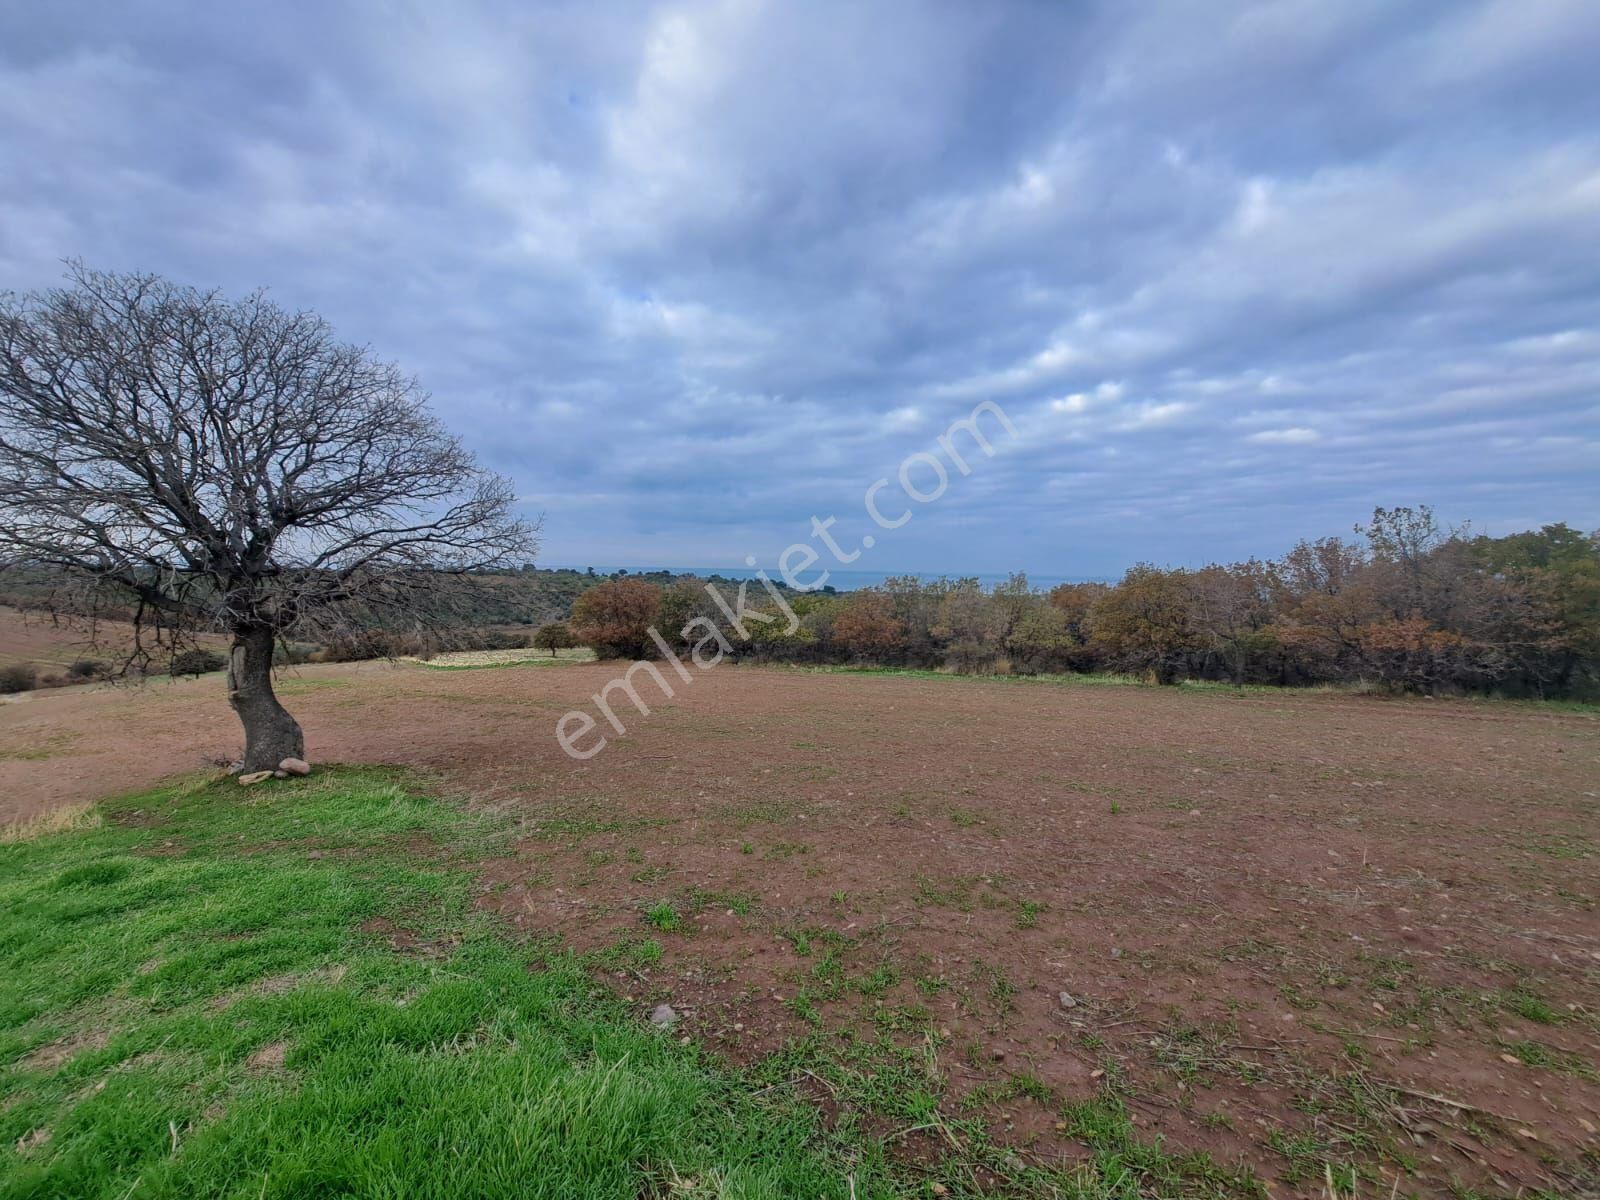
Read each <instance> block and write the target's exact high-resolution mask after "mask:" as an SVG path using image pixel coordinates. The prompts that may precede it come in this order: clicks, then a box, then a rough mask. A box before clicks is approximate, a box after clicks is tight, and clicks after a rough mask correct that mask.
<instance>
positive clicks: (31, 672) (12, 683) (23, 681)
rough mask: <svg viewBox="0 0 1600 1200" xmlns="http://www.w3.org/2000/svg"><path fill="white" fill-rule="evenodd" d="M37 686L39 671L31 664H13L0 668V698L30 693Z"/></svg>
mask: <svg viewBox="0 0 1600 1200" xmlns="http://www.w3.org/2000/svg"><path fill="white" fill-rule="evenodd" d="M38 684H39V669H38V668H37V667H35V666H34V665H33V664H32V663H13V664H11V666H9V667H0V696H5V695H10V694H11V693H13V692H31V691H33V689H34V688H35V687H37V686H38Z"/></svg>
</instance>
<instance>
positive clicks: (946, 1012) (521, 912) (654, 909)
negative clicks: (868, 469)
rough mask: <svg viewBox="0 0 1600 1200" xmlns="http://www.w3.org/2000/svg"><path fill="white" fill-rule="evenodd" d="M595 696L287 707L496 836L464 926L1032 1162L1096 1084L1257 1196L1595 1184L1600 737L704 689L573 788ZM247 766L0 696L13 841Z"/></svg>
mask: <svg viewBox="0 0 1600 1200" xmlns="http://www.w3.org/2000/svg"><path fill="white" fill-rule="evenodd" d="M614 674H615V669H614V668H613V667H611V666H607V665H557V666H544V667H521V668H517V667H511V668H501V669H483V670H441V669H437V668H430V667H425V666H420V665H414V664H401V665H390V664H360V665H341V666H325V667H307V668H300V669H298V670H296V671H295V672H293V673H291V674H289V675H288V676H286V677H285V679H284V681H283V683H282V688H281V690H282V693H283V698H284V701H285V703H286V704H288V705H289V707H290V708H291V709H292V711H294V712H295V713H296V715H297V716H298V717H299V718H300V720H301V722H302V724H303V725H304V726H305V728H306V733H307V743H308V751H309V754H310V756H311V758H312V760H313V762H328V761H352V762H392V763H398V764H403V765H406V766H409V767H412V768H416V769H419V770H422V771H424V772H427V773H429V774H431V775H433V776H434V777H435V778H436V779H437V780H438V781H439V782H440V783H441V784H442V785H443V786H446V787H448V788H450V789H453V790H455V791H457V792H459V793H461V794H464V795H466V796H467V797H468V798H469V800H470V802H471V803H473V804H474V805H478V806H483V807H488V808H492V809H494V810H496V811H499V812H502V813H505V814H508V815H509V816H511V817H512V819H514V820H515V821H516V822H517V825H518V829H519V835H520V836H519V839H518V841H517V844H516V849H515V853H513V854H511V855H510V856H508V857H505V858H503V859H500V860H497V861H492V862H486V863H483V864H481V865H480V867H479V869H480V870H481V873H482V879H483V884H482V886H483V892H482V897H481V903H482V904H483V905H484V906H485V907H488V908H491V909H493V910H495V911H497V912H501V913H504V914H505V915H506V917H507V918H508V919H509V920H510V921H511V922H512V923H514V925H515V926H516V927H517V928H518V929H520V930H522V931H523V932H524V933H525V934H526V935H528V936H529V937H532V938H543V939H551V940H553V941H554V940H559V941H560V942H562V943H564V944H566V945H569V946H572V947H574V948H576V949H578V950H582V951H603V952H608V954H609V957H608V958H607V959H606V961H607V962H609V963H610V964H611V966H610V967H609V968H608V969H609V970H611V971H612V973H614V975H615V983H616V985H617V986H618V987H620V988H622V989H623V990H624V991H625V992H626V993H628V994H630V995H632V996H633V997H634V998H635V999H636V1000H637V1001H638V1003H639V1006H640V1011H641V1014H645V1013H648V1012H649V1011H650V1009H651V1007H653V1006H654V1005H655V1004H657V1003H660V1002H662V1001H665V1002H668V1003H670V1004H672V1005H673V1006H674V1007H675V1008H676V1009H677V1010H679V1011H680V1012H682V1013H683V1014H684V1018H685V1019H684V1028H685V1030H686V1031H687V1032H690V1033H692V1034H694V1035H695V1036H698V1037H700V1038H702V1039H704V1040H705V1041H706V1042H707V1043H708V1044H710V1045H712V1046H714V1047H716V1048H717V1049H719V1050H720V1051H722V1052H723V1053H725V1054H727V1055H729V1056H730V1057H732V1058H734V1059H737V1060H740V1061H754V1060H757V1059H759V1058H761V1057H762V1056H764V1055H766V1054H768V1053H770V1052H772V1051H774V1050H777V1049H778V1048H780V1047H781V1046H783V1045H785V1044H786V1043H787V1042H788V1041H789V1040H790V1039H794V1038H800V1037H814V1038H820V1039H821V1043H822V1044H823V1045H825V1046H827V1047H831V1048H832V1049H833V1051H834V1052H838V1053H849V1052H850V1048H851V1047H852V1046H862V1045H865V1044H869V1043H879V1044H882V1043H889V1044H892V1045H894V1046H898V1047H900V1048H902V1049H903V1050H904V1051H905V1052H906V1053H907V1054H908V1055H920V1056H921V1057H922V1059H923V1060H925V1061H926V1063H927V1066H928V1069H929V1071H930V1072H931V1075H932V1076H933V1077H937V1078H940V1079H942V1080H944V1081H946V1084H947V1087H948V1091H947V1094H946V1104H947V1105H950V1106H953V1107H955V1108H961V1107H962V1106H963V1105H964V1106H965V1110H966V1111H968V1112H970V1113H976V1114H979V1115H981V1116H982V1117H983V1118H984V1119H985V1120H986V1121H987V1122H988V1123H989V1124H990V1126H991V1128H992V1129H994V1130H995V1131H996V1132H997V1133H998V1134H999V1135H1000V1136H1002V1137H1003V1138H1005V1139H1007V1140H1008V1141H1010V1142H1011V1143H1012V1144H1014V1145H1015V1146H1016V1147H1017V1149H1018V1151H1019V1153H1022V1154H1025V1155H1034V1156H1038V1157H1040V1158H1054V1157H1058V1156H1068V1157H1074V1156H1079V1155H1081V1154H1082V1153H1084V1148H1083V1147H1081V1146H1079V1145H1077V1144H1075V1143H1074V1142H1073V1141H1072V1140H1071V1139H1070V1138H1068V1137H1066V1136H1065V1134H1064V1132H1063V1129H1062V1127H1061V1126H1060V1125H1059V1119H1060V1117H1059V1109H1060V1105H1061V1104H1062V1103H1063V1102H1073V1101H1078V1100H1083V1099H1085V1098H1087V1097H1090V1096H1092V1095H1094V1094H1096V1093H1097V1092H1098V1091H1100V1090H1101V1089H1103V1088H1105V1087H1106V1086H1107V1085H1108V1084H1110V1085H1113V1086H1115V1087H1116V1088H1117V1089H1118V1090H1119V1091H1120V1092H1121V1094H1123V1095H1124V1096H1126V1097H1127V1100H1128V1104H1129V1108H1130V1110H1131V1111H1132V1113H1133V1114H1134V1116H1135V1121H1136V1126H1137V1127H1138V1128H1140V1129H1142V1130H1144V1131H1145V1133H1146V1135H1147V1136H1151V1137H1154V1136H1156V1135H1160V1136H1161V1137H1163V1138H1164V1139H1165V1143H1166V1145H1167V1147H1168V1149H1170V1150H1177V1149H1200V1150H1206V1151H1208V1152H1210V1153H1211V1154H1212V1155H1213V1156H1214V1157H1215V1158H1217V1159H1218V1160H1219V1161H1220V1162H1223V1163H1233V1162H1243V1163H1246V1164H1248V1165H1250V1166H1251V1167H1253V1169H1254V1170H1256V1171H1257V1172H1258V1173H1259V1174H1260V1175H1261V1176H1262V1177H1263V1178H1264V1179H1266V1180H1269V1181H1271V1182H1272V1184H1273V1192H1274V1194H1276V1195H1301V1194H1311V1193H1313V1192H1315V1191H1317V1190H1318V1189H1319V1188H1320V1181H1321V1171H1322V1168H1321V1165H1320V1164H1321V1163H1322V1162H1323V1161H1324V1160H1327V1161H1332V1162H1353V1163H1358V1164H1360V1165H1361V1166H1362V1167H1363V1169H1364V1170H1365V1171H1366V1172H1367V1177H1368V1179H1371V1180H1381V1181H1382V1183H1381V1186H1373V1185H1371V1184H1369V1185H1366V1186H1364V1187H1363V1188H1362V1194H1367V1193H1368V1191H1372V1192H1374V1193H1376V1194H1380V1195H1387V1194H1388V1193H1389V1181H1390V1180H1392V1179H1393V1178H1395V1176H1396V1174H1397V1173H1398V1172H1402V1171H1403V1172H1405V1175H1404V1179H1405V1182H1403V1183H1402V1184H1401V1186H1400V1191H1401V1192H1402V1193H1405V1192H1417V1193H1421V1194H1435V1193H1440V1194H1442V1193H1445V1191H1446V1189H1447V1188H1449V1187H1450V1186H1452V1185H1458V1186H1463V1187H1467V1186H1470V1187H1475V1188H1479V1189H1482V1190H1487V1191H1502V1192H1506V1193H1514V1192H1515V1191H1516V1190H1517V1189H1519V1188H1523V1189H1528V1190H1532V1189H1535V1188H1540V1187H1543V1188H1547V1189H1550V1190H1552V1191H1554V1192H1555V1193H1556V1194H1573V1195H1576V1194H1583V1192H1584V1190H1585V1189H1589V1188H1593V1187H1595V1186H1596V1180H1597V1178H1600V1175H1597V1163H1600V1159H1597V1157H1596V1154H1597V1149H1600V1140H1597V1134H1596V1126H1597V1125H1600V1076H1597V1074H1596V1066H1597V1061H1600V1053H1597V1051H1600V1012H1597V1007H1596V1001H1595V996H1596V994H1597V991H1596V984H1597V983H1600V919H1597V916H1596V907H1595V904H1596V894H1597V885H1600V856H1597V849H1600V821H1597V819H1596V810H1597V803H1600V718H1596V717H1595V716H1593V715H1589V714H1584V713H1578V712H1565V711H1561V710H1557V709H1553V708H1542V707H1538V706H1533V705H1515V704H1500V703H1476V702H1464V701H1462V702H1456V701H1442V700H1379V699H1370V698H1358V697H1351V696H1343V695H1335V694H1319V693H1296V692H1255V691H1251V692H1240V693H1233V692H1227V691H1191V690H1188V689H1184V690H1178V689H1157V688H1140V687H1125V686H1109V685H1096V684H1089V683H1082V684H1072V685H1064V686H1063V685H1055V684H1040V683H1032V682H1017V681H1002V680H989V681H980V680H970V679H954V678H922V677H912V676H893V675H847V674H818V673H806V672H799V671H787V670H765V669H755V668H747V667H732V666H724V667H720V668H718V669H717V670H715V671H711V672H709V673H706V674H704V675H700V676H697V678H696V680H695V682H694V683H693V684H692V685H686V686H684V687H682V688H680V689H679V693H678V695H677V697H676V698H675V699H674V700H672V701H669V702H666V703H663V704H661V705H659V706H657V707H655V710H654V711H653V713H652V714H651V715H650V716H649V717H647V718H645V717H637V716H635V715H633V714H631V713H628V714H625V716H624V720H625V721H626V722H627V724H628V728H629V732H628V736H626V737H622V738H618V739H616V740H614V741H613V742H612V744H611V745H609V746H608V747H607V748H606V749H605V750H604V751H603V752H602V753H601V754H600V755H599V756H598V757H596V758H594V759H592V760H590V761H588V762H583V763H580V762H575V761H573V760H572V759H570V758H568V757H567V756H566V755H565V754H563V753H562V751H561V750H560V748H559V747H558V746H557V744H556V741H555V737H554V726H555V722H556V720H557V719H558V718H559V717H560V716H561V715H562V714H563V713H564V712H566V711H567V710H569V709H572V708H580V707H591V708H592V706H591V705H590V704H589V699H588V698H589V697H590V696H591V695H592V694H593V693H594V692H595V691H597V690H598V689H599V688H600V687H601V686H602V685H603V684H604V683H605V682H606V681H607V680H608V679H610V678H612V677H613V675H614ZM646 686H647V687H648V685H646ZM240 740H241V739H240V737H239V733H238V729H237V726H236V724H235V723H234V719H233V716H232V714H231V713H230V712H229V711H228V709H227V707H226V705H225V704H224V702H223V699H222V695H221V686H220V683H219V682H218V679H217V678H216V677H212V678H208V679H201V680H194V681H182V682H176V683H170V684H169V683H166V682H162V683H159V684H154V685H149V686H147V687H145V688H143V689H130V688H116V689H113V688H93V689H81V688H80V689H68V690H61V691H53V692H48V693H39V694H36V695H34V696H32V697H30V698H29V699H27V700H24V701H20V702H13V703H9V704H6V705H3V706H0V821H8V820H14V819H17V818H21V817H25V816H28V815H31V814H33V813H36V812H38V811H41V810H42V809H46V808H48V807H50V806H52V805H60V804H66V803H72V802H81V801H83V800H87V799H95V798H98V797H104V796H110V795H114V794H122V793H126V792H129V791H133V790H136V789H138V788H140V787H143V786H146V785H148V784H151V783H153V782H155V781H156V780H158V779H159V778H161V777H163V776H166V775H170V774H172V773H174V772H175V771H184V770H192V769H195V768H197V767H199V766H201V765H203V764H205V763H208V762H226V761H228V760H229V759H230V758H231V757H233V756H234V755H235V754H236V752H237V750H238V747H239V744H240ZM264 786H270V785H264ZM1062 993H1066V994H1067V997H1068V1000H1067V1002H1064V1001H1063V999H1062ZM910 1141H911V1140H910V1139H908V1143H909V1142H910ZM909 1152H915V1146H914V1144H913V1145H911V1148H910V1151H909ZM1313 1173H1314V1175H1315V1177H1313Z"/></svg>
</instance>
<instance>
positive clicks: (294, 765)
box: [278, 758, 311, 775]
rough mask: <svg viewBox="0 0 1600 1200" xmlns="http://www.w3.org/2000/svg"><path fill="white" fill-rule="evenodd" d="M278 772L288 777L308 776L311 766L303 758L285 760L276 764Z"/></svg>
mask: <svg viewBox="0 0 1600 1200" xmlns="http://www.w3.org/2000/svg"><path fill="white" fill-rule="evenodd" d="M278 770H280V771H283V772H284V773H285V774H288V775H309V774H311V764H310V763H308V762H307V761H306V760H305V759H303V758H286V759H284V760H283V761H282V762H281V763H279V764H278Z"/></svg>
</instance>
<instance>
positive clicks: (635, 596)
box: [572, 579, 661, 658]
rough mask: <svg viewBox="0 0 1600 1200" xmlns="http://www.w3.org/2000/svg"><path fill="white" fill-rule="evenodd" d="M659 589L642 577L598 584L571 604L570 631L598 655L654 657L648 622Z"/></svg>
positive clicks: (653, 646)
mask: <svg viewBox="0 0 1600 1200" xmlns="http://www.w3.org/2000/svg"><path fill="white" fill-rule="evenodd" d="M660 603H661V589H660V588H658V587H656V586H655V585H654V584H651V583H645V582H644V581H643V580H642V579H614V580H610V581H608V582H606V583H602V584H597V585H596V586H594V587H592V588H590V589H589V590H588V591H586V592H584V593H583V595H581V596H579V597H578V600H577V603H575V604H574V605H573V606H572V631H573V633H574V634H576V635H577V637H578V640H579V641H580V642H582V643H583V644H584V645H586V646H592V647H593V648H594V652H595V653H596V654H597V655H599V656H600V657H601V658H654V657H655V656H656V653H657V651H656V644H655V643H654V642H653V641H651V639H650V626H651V623H652V622H653V621H654V620H655V617H656V609H657V607H658V606H659V604H660Z"/></svg>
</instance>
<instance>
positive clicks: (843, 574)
mask: <svg viewBox="0 0 1600 1200" xmlns="http://www.w3.org/2000/svg"><path fill="white" fill-rule="evenodd" d="M591 565H592V566H593V567H594V570H595V573H596V574H599V575H614V574H616V573H617V572H618V571H619V570H626V571H627V572H628V574H630V575H645V574H649V573H651V572H653V571H666V572H668V573H669V574H672V575H699V576H702V577H708V576H711V575H720V576H722V577H723V578H724V579H754V578H756V571H758V570H760V569H762V568H761V567H759V566H756V567H658V566H633V565H629V566H627V567H616V566H602V565H601V564H599V563H594V564H589V563H585V564H584V565H583V566H578V567H572V566H566V565H564V564H563V565H556V564H552V563H540V564H539V566H540V567H541V568H542V569H544V570H547V571H586V570H588V569H589V567H590V566H591ZM822 565H823V564H822V563H820V562H819V563H817V564H815V565H814V566H812V567H811V568H809V569H808V570H806V571H805V572H803V575H804V577H805V578H806V579H812V578H815V576H816V574H817V571H818V570H819V569H820V568H821V567H822ZM765 570H766V572H767V575H768V576H769V577H770V578H772V579H777V578H778V572H777V568H775V567H771V566H769V567H766V568H765ZM907 575H914V576H916V577H917V578H918V579H920V580H922V581H923V582H924V583H932V582H933V581H934V580H936V579H939V578H941V577H948V578H951V579H968V578H971V579H976V580H977V581H978V584H979V586H981V587H984V588H992V587H994V586H995V584H997V583H1004V582H1005V581H1006V580H1007V579H1009V578H1011V573H1010V572H1009V571H970V572H966V573H963V572H960V571H857V570H845V569H843V568H837V567H834V568H829V569H828V578H827V582H826V586H828V587H831V588H834V589H835V590H837V591H841V592H853V591H856V590H858V589H860V588H869V587H877V586H878V585H879V584H880V583H882V582H883V581H884V580H885V579H890V578H903V577H905V576H907ZM1110 582H1113V581H1112V580H1108V579H1097V578H1091V577H1089V576H1086V575H1035V574H1033V573H1032V572H1030V573H1029V574H1028V583H1029V585H1030V586H1031V587H1033V588H1034V590H1035V591H1041V592H1047V591H1049V590H1050V589H1051V588H1053V587H1055V586H1056V585H1058V584H1062V583H1110Z"/></svg>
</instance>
